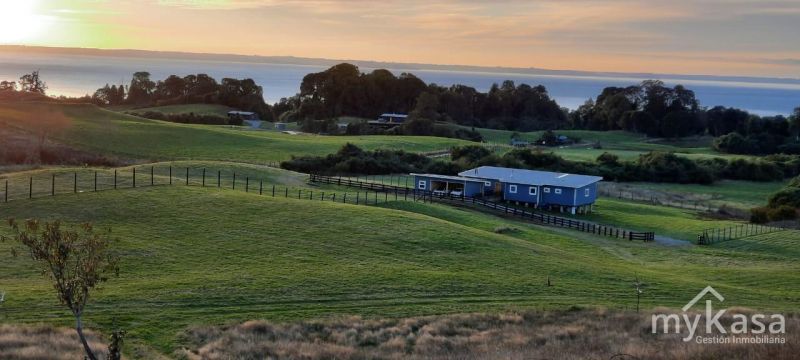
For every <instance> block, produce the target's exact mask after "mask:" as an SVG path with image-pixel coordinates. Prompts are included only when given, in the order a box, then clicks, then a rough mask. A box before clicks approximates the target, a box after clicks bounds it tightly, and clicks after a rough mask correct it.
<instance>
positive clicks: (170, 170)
mask: <svg viewBox="0 0 800 360" xmlns="http://www.w3.org/2000/svg"><path fill="white" fill-rule="evenodd" d="M169 184H170V185H172V165H170V166H169Z"/></svg>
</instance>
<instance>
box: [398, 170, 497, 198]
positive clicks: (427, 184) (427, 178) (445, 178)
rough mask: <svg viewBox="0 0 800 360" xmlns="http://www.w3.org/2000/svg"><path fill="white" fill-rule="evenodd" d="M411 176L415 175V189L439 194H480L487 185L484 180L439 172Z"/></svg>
mask: <svg viewBox="0 0 800 360" xmlns="http://www.w3.org/2000/svg"><path fill="white" fill-rule="evenodd" d="M411 176H413V177H414V189H416V190H422V191H430V192H433V193H435V194H439V195H453V196H468V197H474V196H480V195H482V194H483V191H484V186H485V182H484V181H483V180H478V179H474V178H469V177H463V176H449V175H438V174H411Z"/></svg>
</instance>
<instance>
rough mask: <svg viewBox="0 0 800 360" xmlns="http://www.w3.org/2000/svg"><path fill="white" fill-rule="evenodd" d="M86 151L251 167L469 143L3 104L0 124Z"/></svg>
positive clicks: (86, 107)
mask: <svg viewBox="0 0 800 360" xmlns="http://www.w3.org/2000/svg"><path fill="white" fill-rule="evenodd" d="M62 113H63V115H64V116H63V118H64V119H61V121H59V123H58V124H56V125H55V126H46V127H45V128H46V129H47V132H48V133H49V137H51V138H54V139H56V140H59V141H62V142H64V143H66V144H68V145H72V146H75V147H78V148H80V149H83V150H88V151H95V152H99V153H102V154H115V155H118V156H122V157H128V158H134V159H150V160H167V159H169V160H184V159H192V160H228V161H230V160H234V159H235V160H236V161H241V162H250V163H264V162H269V161H281V160H287V159H289V158H290V157H291V156H293V155H294V156H300V155H326V154H329V153H333V152H336V151H337V150H338V149H339V148H340V147H341V146H342V145H344V144H345V143H348V142H349V143H353V144H356V145H358V146H359V147H362V148H364V149H376V148H392V149H403V150H407V151H413V152H426V151H434V150H443V149H448V148H450V147H452V146H455V145H463V144H468V142H466V141H461V140H455V139H447V138H437V137H424V136H317V135H309V134H303V135H289V134H283V133H277V132H272V131H246V130H244V129H243V128H239V127H230V126H208V125H187V124H176V123H169V122H163V121H156V120H148V119H143V118H140V117H136V116H130V115H124V114H120V113H116V112H113V111H108V110H104V109H100V108H98V107H95V106H91V105H59V104H45V103H0V124H6V125H8V126H12V127H14V128H17V129H24V130H29V131H37V130H39V129H41V125H42V122H44V121H47V119H51V118H53V117H54V116H60V114H62Z"/></svg>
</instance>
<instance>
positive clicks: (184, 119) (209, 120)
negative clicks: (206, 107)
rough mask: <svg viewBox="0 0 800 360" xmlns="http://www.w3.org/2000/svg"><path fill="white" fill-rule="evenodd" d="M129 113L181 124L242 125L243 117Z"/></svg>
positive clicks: (153, 112) (150, 112)
mask: <svg viewBox="0 0 800 360" xmlns="http://www.w3.org/2000/svg"><path fill="white" fill-rule="evenodd" d="M128 114H129V115H135V116H140V117H143V118H148V119H153V120H163V121H169V122H174V123H181V124H201V125H237V126H239V125H242V120H241V119H230V118H227V117H223V116H218V115H205V114H195V113H193V112H190V113H181V114H164V113H162V112H159V111H143V112H128Z"/></svg>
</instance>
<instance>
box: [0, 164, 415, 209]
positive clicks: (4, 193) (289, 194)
mask: <svg viewBox="0 0 800 360" xmlns="http://www.w3.org/2000/svg"><path fill="white" fill-rule="evenodd" d="M267 166H270V165H267ZM170 185H175V186H200V187H206V188H225V189H232V190H239V191H244V192H249V193H258V194H259V195H264V196H272V197H285V198H294V199H302V200H317V201H334V202H338V203H346V204H353V205H377V204H381V203H387V202H390V201H400V200H412V199H413V198H412V199H409V196H410V195H411V194H400V193H397V194H394V195H395V196H390V194H389V193H388V192H379V191H352V192H349V191H338V192H337V191H326V190H314V189H307V188H296V187H291V186H285V185H276V184H269V183H268V182H265V181H264V180H263V179H262V178H261V177H258V176H248V175H245V174H242V173H237V172H234V171H223V170H211V169H207V168H198V167H173V166H166V165H159V166H138V167H130V168H121V169H107V170H94V169H80V170H69V171H67V170H56V171H55V172H53V173H51V174H47V175H44V174H39V175H30V176H25V177H12V178H5V179H3V178H2V177H0V204H2V203H8V202H10V201H15V200H23V199H37V198H43V197H52V196H56V195H68V194H83V193H92V192H102V191H110V190H122V189H136V188H144V187H153V186H170ZM401 195H405V196H401Z"/></svg>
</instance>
